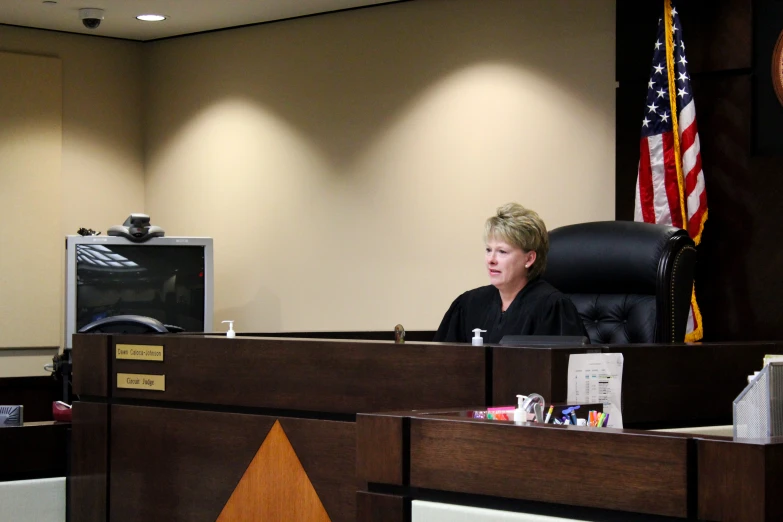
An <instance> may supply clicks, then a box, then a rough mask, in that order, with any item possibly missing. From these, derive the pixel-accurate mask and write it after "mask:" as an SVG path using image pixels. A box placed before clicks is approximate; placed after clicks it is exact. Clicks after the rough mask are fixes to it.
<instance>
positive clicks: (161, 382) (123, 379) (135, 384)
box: [117, 373, 166, 391]
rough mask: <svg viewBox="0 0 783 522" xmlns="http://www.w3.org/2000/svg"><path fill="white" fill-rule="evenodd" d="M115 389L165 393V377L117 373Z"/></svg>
mask: <svg viewBox="0 0 783 522" xmlns="http://www.w3.org/2000/svg"><path fill="white" fill-rule="evenodd" d="M117 388H130V389H132V390H154V391H166V376H165V375H144V374H141V373H118V374H117Z"/></svg>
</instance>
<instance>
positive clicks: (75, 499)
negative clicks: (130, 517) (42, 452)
mask: <svg viewBox="0 0 783 522" xmlns="http://www.w3.org/2000/svg"><path fill="white" fill-rule="evenodd" d="M72 413H73V424H72V428H71V477H70V499H69V501H70V512H71V520H78V521H79V522H106V514H107V502H108V499H107V493H108V475H107V474H108V471H109V462H108V441H109V431H108V430H109V406H108V405H107V404H101V403H88V402H75V403H74V404H73V412H72Z"/></svg>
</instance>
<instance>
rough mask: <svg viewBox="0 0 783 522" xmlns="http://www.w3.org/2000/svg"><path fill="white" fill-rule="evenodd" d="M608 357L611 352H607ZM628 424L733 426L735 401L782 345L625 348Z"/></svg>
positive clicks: (626, 416) (624, 415) (624, 406)
mask: <svg viewBox="0 0 783 522" xmlns="http://www.w3.org/2000/svg"><path fill="white" fill-rule="evenodd" d="M604 351H605V352H609V351H613V348H611V347H610V348H607V349H605V350H604ZM622 352H623V354H624V359H625V361H624V366H623V421H624V422H625V424H626V426H628V425H637V426H639V425H645V424H657V423H660V424H668V425H679V426H700V425H707V424H710V423H711V422H717V423H722V424H731V422H732V409H731V408H732V406H731V405H732V401H733V400H734V399H735V398H736V396H737V395H739V393H740V392H741V391H742V390H743V389H744V388H745V386H746V385H747V376H748V375H752V374H753V372H754V371H756V370H759V369H760V368H761V366H762V362H763V358H764V354H765V353H781V345H780V344H779V343H747V344H741V343H738V344H704V345H691V346H689V345H659V346H647V347H645V346H637V347H633V346H629V347H624V348H623V349H622Z"/></svg>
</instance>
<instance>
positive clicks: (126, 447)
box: [111, 405, 357, 522]
mask: <svg viewBox="0 0 783 522" xmlns="http://www.w3.org/2000/svg"><path fill="white" fill-rule="evenodd" d="M276 420H278V419H276V418H274V417H267V416H260V415H245V414H236V413H219V412H209V411H195V410H181V409H171V408H153V407H141V406H129V405H114V406H112V441H111V457H112V465H111V477H112V480H111V520H112V522H124V521H133V522H136V521H138V520H166V521H171V522H175V521H188V522H198V521H205V522H206V521H209V522H214V521H215V520H216V519H217V518H218V516H219V515H220V513H221V512H222V511H223V508H224V506H225V505H226V504H227V502H228V501H229V498H231V495H232V493H233V492H234V490H235V488H236V486H237V484H239V482H240V480H241V479H242V477H243V476H244V475H245V472H246V470H247V469H248V467H249V466H250V463H251V462H252V461H253V458H254V457H255V456H256V454H257V452H258V451H259V448H260V447H261V445H262V443H264V441H265V440H266V438H267V433H268V432H269V430H270V428H271V427H272V425H273V424H274V423H275V421H276ZM279 420H280V427H281V429H282V431H283V432H284V433H285V435H286V437H287V439H288V440H289V441H290V445H291V447H292V448H293V452H294V453H295V455H296V457H297V459H298V460H299V461H300V462H301V465H302V468H303V469H304V471H305V472H306V474H307V477H306V478H307V480H308V481H309V482H310V483H311V484H312V487H314V490H315V493H316V494H317V496H318V497H319V498H320V501H321V502H322V503H323V506H324V508H325V509H326V512H327V515H328V516H329V518H330V519H331V520H333V521H347V520H353V519H354V516H355V509H356V507H355V492H356V489H357V488H356V479H355V472H354V470H355V451H356V450H355V447H356V446H355V445H356V440H355V435H354V433H355V431H354V430H355V426H354V424H353V423H349V422H335V421H320V420H311V419H289V418H281V419H279ZM278 448H279V445H278ZM253 487H257V486H253ZM256 494H257V495H258V496H264V495H263V494H262V493H261V492H260V491H257V492H256ZM277 501H280V502H282V501H285V499H284V498H282V497H281V498H278V499H277Z"/></svg>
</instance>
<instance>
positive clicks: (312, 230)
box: [145, 0, 615, 331]
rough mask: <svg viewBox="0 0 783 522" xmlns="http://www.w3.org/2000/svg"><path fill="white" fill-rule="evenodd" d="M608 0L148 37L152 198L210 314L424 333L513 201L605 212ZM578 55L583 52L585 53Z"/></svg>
mask: <svg viewBox="0 0 783 522" xmlns="http://www.w3.org/2000/svg"><path fill="white" fill-rule="evenodd" d="M614 44H615V33H614V1H610V0H596V1H591V2H581V1H578V0H550V1H547V2H533V1H531V0H483V1H480V2H479V1H475V0H418V1H416V2H404V3H400V4H390V5H385V6H380V7H374V8H371V9H361V10H354V11H347V12H342V13H335V14H330V15H325V16H317V17H309V18H303V19H297V20H291V21H285V22H279V23H274V24H267V25H261V26H255V27H248V28H242V29H236V30H231V31H225V32H217V33H209V34H203V35H196V36H192V37H186V38H179V39H173V40H165V41H161V42H157V43H152V44H148V45H147V46H145V53H146V54H147V58H148V60H149V61H148V67H149V69H148V70H147V72H146V75H145V77H146V83H145V85H146V86H147V94H146V98H145V101H146V103H145V106H146V108H147V112H146V115H147V116H146V117H147V122H146V128H145V136H146V142H147V145H146V161H145V163H146V165H145V166H146V185H145V190H146V196H145V197H146V203H147V204H146V207H145V208H146V210H147V212H148V213H149V214H150V215H151V216H152V218H153V222H154V223H156V224H159V225H161V226H163V227H164V228H165V229H166V231H167V233H168V234H170V235H206V236H212V237H214V238H215V265H216V286H215V313H216V317H215V319H216V324H217V323H218V322H219V321H220V320H223V319H235V320H236V321H237V329H238V331H272V330H318V329H324V330H343V329H346V330H348V329H350V330H354V329H391V328H392V327H393V326H394V325H395V324H396V323H402V324H403V325H404V326H405V327H406V328H408V329H434V328H436V327H437V325H438V322H439V320H440V318H441V316H442V314H443V313H444V312H445V310H446V308H447V307H448V305H449V304H450V302H451V300H452V299H454V298H455V297H456V296H457V295H458V294H459V293H460V292H462V291H464V290H467V289H469V288H473V287H476V286H479V285H483V284H486V275H485V272H484V268H483V255H482V251H483V245H482V242H481V232H482V226H483V221H484V219H485V218H486V217H487V216H488V215H489V214H491V213H492V212H493V210H494V209H495V207H497V206H498V205H500V204H502V203H505V202H507V201H511V200H516V201H519V202H521V203H523V204H525V205H528V206H530V207H532V208H535V209H536V210H538V211H539V213H540V214H541V215H542V217H543V218H544V219H545V220H546V222H547V224H548V225H549V227H550V228H552V227H556V226H560V225H564V224H568V223H574V222H580V221H588V220H599V219H613V217H614V96H615V94H614ZM588 50H589V52H588Z"/></svg>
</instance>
